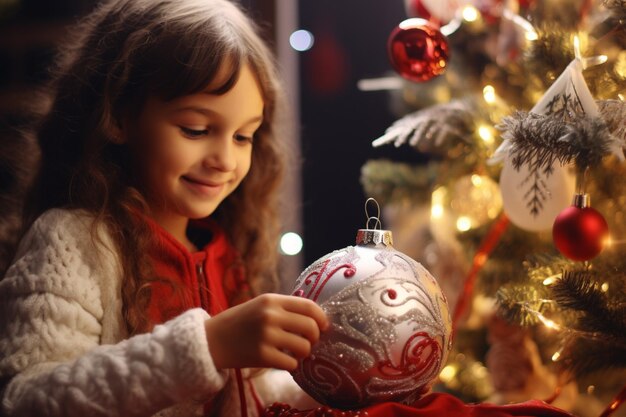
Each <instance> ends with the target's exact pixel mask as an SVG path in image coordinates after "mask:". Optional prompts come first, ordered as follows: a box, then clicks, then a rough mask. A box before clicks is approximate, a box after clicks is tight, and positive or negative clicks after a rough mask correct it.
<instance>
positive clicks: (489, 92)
mask: <svg viewBox="0 0 626 417" xmlns="http://www.w3.org/2000/svg"><path fill="white" fill-rule="evenodd" d="M483 97H484V98H485V101H486V102H487V103H489V104H493V103H495V102H496V89H495V88H493V86H492V85H486V86H485V87H484V88H483Z"/></svg>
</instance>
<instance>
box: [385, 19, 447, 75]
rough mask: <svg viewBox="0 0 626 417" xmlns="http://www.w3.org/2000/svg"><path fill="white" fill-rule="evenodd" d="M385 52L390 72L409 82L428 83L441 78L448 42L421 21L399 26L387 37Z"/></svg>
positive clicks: (410, 20)
mask: <svg viewBox="0 0 626 417" xmlns="http://www.w3.org/2000/svg"><path fill="white" fill-rule="evenodd" d="M387 51H388V52H389V60H390V61H391V65H392V66H393V68H394V69H395V70H396V71H397V72H398V74H400V75H401V76H402V77H404V78H406V79H408V80H411V81H417V82H422V81H428V80H430V79H431V78H433V77H436V76H437V75H440V74H442V73H443V72H444V71H445V69H446V66H447V65H448V56H449V46H448V40H447V39H446V37H445V36H444V35H443V34H442V33H441V32H440V31H439V28H438V27H437V26H435V25H434V24H432V23H430V22H429V21H427V20H425V19H420V18H411V19H407V20H404V21H403V22H401V23H400V24H399V25H398V26H397V27H396V28H395V29H394V30H393V31H392V32H391V35H390V36H389V41H388V42H387Z"/></svg>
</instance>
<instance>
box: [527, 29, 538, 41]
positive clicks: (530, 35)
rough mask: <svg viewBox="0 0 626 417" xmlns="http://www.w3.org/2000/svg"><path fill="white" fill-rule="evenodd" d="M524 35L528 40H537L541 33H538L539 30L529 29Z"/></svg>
mask: <svg viewBox="0 0 626 417" xmlns="http://www.w3.org/2000/svg"><path fill="white" fill-rule="evenodd" d="M524 36H525V37H526V40H527V41H530V42H532V41H536V40H537V39H539V35H538V34H537V32H535V31H534V30H532V31H527V32H526V33H525V34H524Z"/></svg>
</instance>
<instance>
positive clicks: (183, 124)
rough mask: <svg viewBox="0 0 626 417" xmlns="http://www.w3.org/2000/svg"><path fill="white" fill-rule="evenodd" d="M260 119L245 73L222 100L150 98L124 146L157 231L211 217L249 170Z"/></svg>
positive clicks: (255, 92)
mask: <svg viewBox="0 0 626 417" xmlns="http://www.w3.org/2000/svg"><path fill="white" fill-rule="evenodd" d="M211 87H214V86H211V85H210V86H208V88H207V91H210V90H211ZM262 118H263V98H262V95H261V91H260V88H259V85H258V82H257V80H256V77H255V76H254V75H253V73H252V71H251V70H250V68H249V67H248V66H247V65H246V66H244V67H242V69H241V72H240V75H239V79H238V81H237V82H236V84H235V85H234V87H233V88H232V89H231V90H230V91H228V92H227V93H226V94H223V95H214V94H209V93H207V92H201V93H197V94H192V95H188V96H183V97H179V98H176V99H174V100H171V101H167V102H166V101H163V100H160V99H157V98H155V97H152V98H149V99H148V100H147V102H146V104H145V106H144V108H143V110H142V112H141V114H140V116H139V118H138V120H136V121H135V122H131V123H129V125H128V126H129V127H130V129H129V130H127V131H125V133H126V134H127V135H128V136H125V138H126V139H128V141H129V143H130V146H131V149H132V152H133V154H134V158H135V161H136V166H137V175H138V179H139V184H140V188H141V191H142V193H143V194H144V196H145V197H146V199H147V201H148V204H149V206H150V208H151V214H152V216H153V217H154V219H155V220H156V221H157V223H159V224H161V226H163V227H164V228H165V229H166V230H169V231H170V232H173V231H172V230H171V229H176V228H178V227H180V225H181V224H184V225H186V223H187V220H189V219H197V218H203V217H206V216H209V215H210V214H211V213H213V211H215V209H216V208H217V206H218V205H219V204H220V203H221V202H222V201H223V200H224V199H225V198H226V197H227V196H228V195H229V194H230V193H232V192H233V191H234V190H235V188H237V186H238V185H239V183H241V181H242V180H243V178H244V177H245V176H246V174H247V173H248V171H249V170H250V163H251V158H252V146H253V136H254V133H255V132H256V130H257V129H258V128H259V126H260V125H261V122H262ZM174 234H175V233H174Z"/></svg>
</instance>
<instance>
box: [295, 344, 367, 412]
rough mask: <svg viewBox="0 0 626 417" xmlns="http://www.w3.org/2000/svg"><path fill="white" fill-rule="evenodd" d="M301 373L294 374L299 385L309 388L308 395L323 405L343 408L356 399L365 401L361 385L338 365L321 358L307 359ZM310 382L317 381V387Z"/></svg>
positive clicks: (303, 362) (303, 363)
mask: <svg viewBox="0 0 626 417" xmlns="http://www.w3.org/2000/svg"><path fill="white" fill-rule="evenodd" d="M301 371H302V373H301V374H300V373H294V374H293V376H294V379H295V380H296V382H298V384H302V385H304V386H308V387H309V390H307V393H309V394H310V395H311V396H312V397H313V398H315V399H316V400H318V401H320V402H322V403H324V402H328V404H329V405H331V406H334V407H342V406H345V405H349V404H351V403H352V402H351V401H354V399H358V401H359V402H360V401H362V400H363V393H362V391H361V387H360V386H359V384H357V383H356V382H355V381H354V380H353V379H352V378H351V377H350V375H348V374H347V373H346V369H344V368H343V367H342V366H341V365H340V364H338V363H335V362H333V361H331V360H328V359H326V358H323V357H319V356H318V357H316V358H315V360H310V359H308V358H307V359H304V360H303V361H302V366H301ZM309 381H315V385H312V384H311V383H309ZM342 401H347V402H345V403H342Z"/></svg>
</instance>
